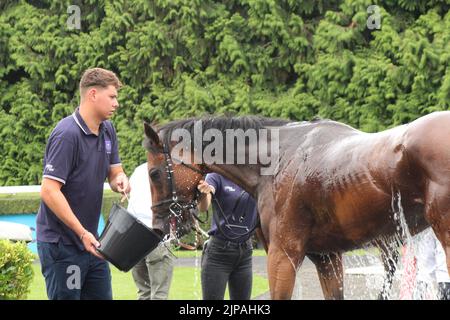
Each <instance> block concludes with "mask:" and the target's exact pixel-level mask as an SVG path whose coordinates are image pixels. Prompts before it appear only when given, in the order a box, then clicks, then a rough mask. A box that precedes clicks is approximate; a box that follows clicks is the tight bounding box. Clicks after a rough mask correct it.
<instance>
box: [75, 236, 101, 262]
mask: <svg viewBox="0 0 450 320" xmlns="http://www.w3.org/2000/svg"><path fill="white" fill-rule="evenodd" d="M80 238H81V242H83V245H84V248H85V249H86V251H87V252H90V253H91V254H93V255H94V256H96V257H97V258H100V259H104V258H103V256H102V255H101V254H100V253H98V252H97V250H96V249H97V248H98V247H100V242H98V241H97V239H95V237H94V235H93V234H92V233H90V232H89V231H87V230H85V231H84V232H83V233H82V234H81V237H80Z"/></svg>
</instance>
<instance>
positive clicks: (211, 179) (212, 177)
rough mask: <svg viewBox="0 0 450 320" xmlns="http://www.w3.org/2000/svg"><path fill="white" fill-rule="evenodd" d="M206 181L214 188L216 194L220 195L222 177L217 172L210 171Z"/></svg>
mask: <svg viewBox="0 0 450 320" xmlns="http://www.w3.org/2000/svg"><path fill="white" fill-rule="evenodd" d="M205 181H206V182H207V183H208V184H209V185H210V186H212V187H213V188H214V194H215V195H219V194H220V189H221V188H222V179H221V178H220V175H219V174H217V173H208V174H207V175H206V178H205Z"/></svg>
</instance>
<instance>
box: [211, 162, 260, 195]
mask: <svg viewBox="0 0 450 320" xmlns="http://www.w3.org/2000/svg"><path fill="white" fill-rule="evenodd" d="M207 167H208V171H211V172H215V173H218V174H220V175H221V176H223V177H225V178H227V179H228V180H230V181H232V182H234V183H236V184H237V185H238V186H240V187H242V188H243V189H244V190H245V191H247V192H248V193H250V194H251V195H253V196H255V194H256V190H257V187H258V184H259V182H260V174H259V166H257V165H252V166H243V165H232V164H213V165H208V166H207Z"/></svg>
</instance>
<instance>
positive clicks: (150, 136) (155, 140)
mask: <svg viewBox="0 0 450 320" xmlns="http://www.w3.org/2000/svg"><path fill="white" fill-rule="evenodd" d="M144 133H145V137H146V138H147V139H146V140H147V141H146V144H147V145H148V147H153V148H157V149H162V144H161V140H159V136H158V134H157V133H156V131H155V130H153V128H152V126H151V125H150V124H148V123H147V122H146V121H144ZM147 149H148V148H147Z"/></svg>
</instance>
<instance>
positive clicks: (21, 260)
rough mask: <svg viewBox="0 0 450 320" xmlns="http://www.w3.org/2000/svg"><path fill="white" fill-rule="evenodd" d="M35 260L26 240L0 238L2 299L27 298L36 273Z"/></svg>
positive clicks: (0, 291)
mask: <svg viewBox="0 0 450 320" xmlns="http://www.w3.org/2000/svg"><path fill="white" fill-rule="evenodd" d="M33 261H34V255H33V253H32V252H31V251H30V250H29V249H28V248H27V245H26V243H25V242H16V243H13V242H11V241H9V240H0V300H17V299H26V296H27V294H28V292H29V288H30V285H31V282H32V280H33V275H34V273H33V268H32V263H33Z"/></svg>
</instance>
